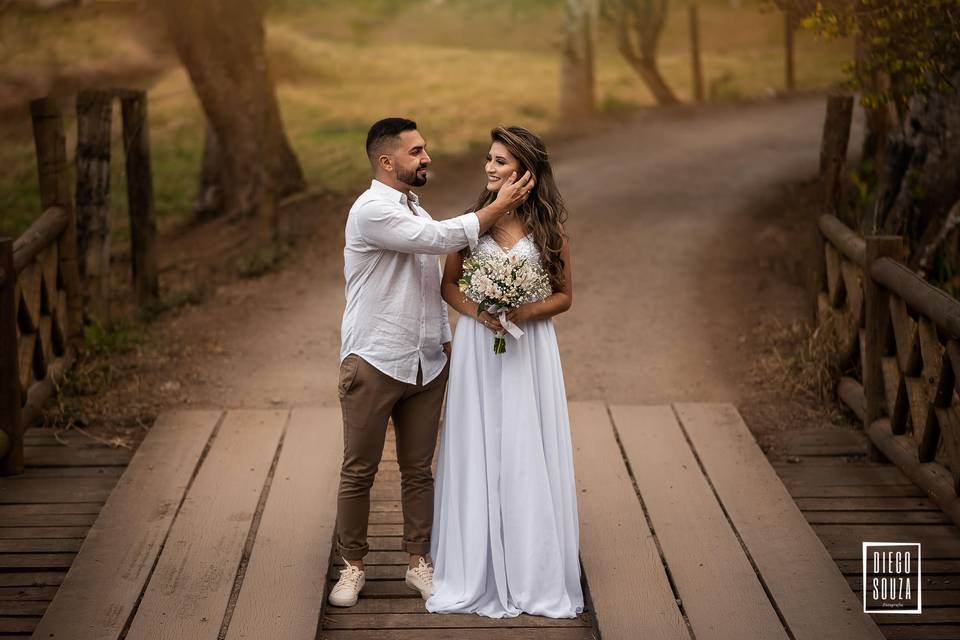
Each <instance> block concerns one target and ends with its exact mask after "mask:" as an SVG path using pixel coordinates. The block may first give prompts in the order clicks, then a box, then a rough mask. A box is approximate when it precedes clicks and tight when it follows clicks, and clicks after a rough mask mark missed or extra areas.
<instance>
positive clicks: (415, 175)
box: [397, 167, 427, 187]
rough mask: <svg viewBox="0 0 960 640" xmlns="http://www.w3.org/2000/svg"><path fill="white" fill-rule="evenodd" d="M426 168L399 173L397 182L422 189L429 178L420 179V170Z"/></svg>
mask: <svg viewBox="0 0 960 640" xmlns="http://www.w3.org/2000/svg"><path fill="white" fill-rule="evenodd" d="M420 169H426V167H417V168H416V169H413V170H412V171H397V180H399V181H400V182H402V183H403V184H406V185H409V186H411V187H422V186H423V185H425V184H427V176H426V175H424V176H423V177H422V178H421V177H420V174H419V170H420Z"/></svg>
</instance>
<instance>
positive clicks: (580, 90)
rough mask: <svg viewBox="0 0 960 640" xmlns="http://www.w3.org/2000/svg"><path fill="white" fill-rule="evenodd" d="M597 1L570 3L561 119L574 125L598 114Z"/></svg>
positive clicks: (567, 15)
mask: <svg viewBox="0 0 960 640" xmlns="http://www.w3.org/2000/svg"><path fill="white" fill-rule="evenodd" d="M596 3H597V0H567V1H566V3H565V6H566V19H565V22H564V35H565V43H564V46H563V57H562V59H561V63H560V117H561V119H562V120H564V121H567V122H572V121H576V120H580V119H582V118H585V117H588V116H590V115H592V114H593V113H594V110H595V103H594V77H593V48H594V42H595V37H594V26H595V22H596V16H597V4H596Z"/></svg>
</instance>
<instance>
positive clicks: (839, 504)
mask: <svg viewBox="0 0 960 640" xmlns="http://www.w3.org/2000/svg"><path fill="white" fill-rule="evenodd" d="M793 497H794V499H795V501H796V503H797V506H798V507H800V508H801V509H803V510H804V511H808V510H820V511H883V510H889V511H939V510H940V508H939V507H938V506H937V505H936V504H934V503H933V501H932V500H930V499H929V498H903V497H898V496H893V497H890V496H879V497H878V496H869V497H859V498H836V497H834V498H798V497H797V496H793Z"/></svg>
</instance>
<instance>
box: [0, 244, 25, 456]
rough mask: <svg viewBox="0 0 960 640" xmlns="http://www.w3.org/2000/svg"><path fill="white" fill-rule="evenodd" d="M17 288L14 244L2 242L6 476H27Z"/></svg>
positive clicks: (0, 368)
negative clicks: (22, 474) (24, 464)
mask: <svg viewBox="0 0 960 640" xmlns="http://www.w3.org/2000/svg"><path fill="white" fill-rule="evenodd" d="M16 288H17V271H16V269H15V268H14V266H13V240H11V239H10V238H0V381H2V382H0V456H2V457H3V464H2V469H0V472H2V473H3V475H13V474H18V473H23V428H22V425H21V423H20V404H21V397H20V372H19V363H18V359H19V353H20V350H19V345H18V342H17V300H16V297H15V295H14V294H15V291H16Z"/></svg>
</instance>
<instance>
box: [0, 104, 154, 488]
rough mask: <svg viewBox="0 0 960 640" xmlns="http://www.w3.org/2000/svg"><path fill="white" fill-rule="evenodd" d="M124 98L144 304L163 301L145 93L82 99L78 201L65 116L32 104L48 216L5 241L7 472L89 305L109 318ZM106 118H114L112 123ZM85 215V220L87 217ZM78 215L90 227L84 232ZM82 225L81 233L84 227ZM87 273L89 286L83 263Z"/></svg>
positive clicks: (1, 423) (1, 324) (0, 360)
mask: <svg viewBox="0 0 960 640" xmlns="http://www.w3.org/2000/svg"><path fill="white" fill-rule="evenodd" d="M114 97H119V98H120V100H121V106H122V113H123V123H124V131H123V134H124V135H123V138H124V149H125V155H126V170H127V191H128V201H129V204H130V212H129V213H130V222H131V224H130V226H131V234H130V235H131V254H132V264H133V280H134V288H135V290H136V295H137V300H138V302H139V303H140V304H141V305H143V304H150V303H151V302H152V301H153V300H154V299H155V298H156V295H157V290H158V284H157V268H156V252H155V249H154V238H155V234H156V225H155V222H154V217H153V193H152V178H151V171H150V164H149V146H148V138H147V128H146V96H145V94H144V93H143V92H137V91H113V92H84V93H82V94H80V96H78V98H77V124H78V138H77V154H76V165H77V166H76V176H77V179H76V194H77V198H76V200H77V207H76V209H75V208H74V205H73V198H72V197H71V193H70V184H69V179H70V175H69V171H68V166H67V154H66V141H65V136H64V125H63V118H62V116H61V114H60V110H59V107H58V105H57V103H56V101H55V100H53V99H51V98H43V99H40V100H35V101H33V102H32V103H31V105H30V108H31V115H32V118H33V128H34V138H35V142H36V153H37V171H38V176H39V186H40V203H41V207H42V210H43V213H42V215H41V216H40V217H39V218H38V219H37V220H36V221H35V222H34V223H33V224H32V225H31V226H30V228H29V229H28V230H27V231H26V232H25V233H24V234H23V235H21V236H20V237H19V238H17V239H16V240H15V241H14V240H11V239H10V238H0V473H2V474H3V475H11V474H18V473H22V472H23V468H24V459H23V433H24V431H25V430H26V429H27V428H28V427H30V426H31V425H33V424H35V423H36V422H37V420H38V419H39V417H40V415H41V411H42V407H43V405H44V403H46V402H47V400H48V399H49V398H50V397H51V396H52V395H54V393H55V391H56V388H57V385H58V384H59V382H60V381H61V380H62V378H63V375H64V373H65V372H66V370H67V369H68V368H69V367H70V365H71V364H72V363H73V361H74V359H75V358H76V355H77V349H78V347H79V346H80V344H81V342H82V340H83V322H84V311H83V309H84V299H85V298H86V303H87V304H86V306H87V307H88V309H89V310H90V311H91V312H92V314H93V316H94V317H97V318H98V319H100V320H106V319H107V318H106V317H105V316H103V315H100V314H105V313H107V305H108V296H109V286H108V284H109V216H108V211H109V162H110V155H109V152H110V119H111V116H110V106H111V102H112V100H113V98H114ZM104 114H106V115H105V116H104ZM78 213H79V214H80V215H79V216H78ZM78 217H79V218H80V219H81V221H82V222H83V224H81V225H78ZM78 226H79V227H80V229H79V230H78ZM84 262H86V266H87V267H88V268H87V270H86V271H87V275H88V276H90V277H89V278H88V279H86V280H85V281H82V280H81V272H82V269H81V265H82V264H83V263H84Z"/></svg>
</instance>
